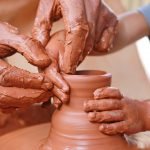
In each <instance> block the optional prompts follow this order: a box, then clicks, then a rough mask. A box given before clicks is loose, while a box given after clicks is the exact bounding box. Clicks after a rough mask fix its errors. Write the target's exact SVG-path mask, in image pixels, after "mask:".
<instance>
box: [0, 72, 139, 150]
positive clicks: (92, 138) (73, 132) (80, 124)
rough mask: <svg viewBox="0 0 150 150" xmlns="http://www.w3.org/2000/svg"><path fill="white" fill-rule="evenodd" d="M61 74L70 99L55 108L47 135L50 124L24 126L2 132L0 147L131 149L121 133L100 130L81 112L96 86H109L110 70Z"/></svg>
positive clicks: (15, 149)
mask: <svg viewBox="0 0 150 150" xmlns="http://www.w3.org/2000/svg"><path fill="white" fill-rule="evenodd" d="M63 77H64V78H65V80H66V81H67V82H68V83H69V85H70V88H71V97H70V102H69V103H68V104H64V105H63V106H62V107H61V108H60V109H58V110H56V111H55V112H54V114H53V117H52V123H51V129H50V133H49V136H48V138H46V139H44V138H45V137H46V136H47V134H48V128H49V127H50V126H49V125H39V126H34V127H31V128H26V129H23V130H19V131H16V132H13V133H9V134H7V135H5V136H2V137H1V138H0V147H1V150H9V149H11V150H38V149H40V150H80V149H82V150H100V149H102V150H133V149H134V148H133V147H131V146H129V145H128V143H127V142H126V140H125V139H124V137H123V136H121V135H116V136H107V135H104V134H102V133H100V132H99V130H98V127H99V124H94V123H90V122H89V121H88V116H87V113H86V112H84V108H83V104H84V102H85V101H87V100H90V99H93V92H94V91H95V89H97V88H100V87H105V86H110V82H111V74H109V73H105V72H102V71H79V72H77V75H63ZM42 143H44V144H42ZM134 150H137V149H136V148H135V149H134Z"/></svg>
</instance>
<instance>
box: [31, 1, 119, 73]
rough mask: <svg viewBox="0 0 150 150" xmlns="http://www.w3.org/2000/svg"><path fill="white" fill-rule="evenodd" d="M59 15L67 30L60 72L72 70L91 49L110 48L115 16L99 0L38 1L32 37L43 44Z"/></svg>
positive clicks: (46, 41) (114, 29)
mask: <svg viewBox="0 0 150 150" xmlns="http://www.w3.org/2000/svg"><path fill="white" fill-rule="evenodd" d="M62 16H63V19H64V23H65V29H66V38H65V52H64V56H63V58H62V63H61V70H62V71H63V72H65V73H75V71H76V67H77V66H78V64H79V63H80V62H81V61H82V60H83V59H84V58H85V56H86V55H87V54H88V53H90V52H91V51H92V50H93V49H95V50H96V49H97V50H98V49H100V50H101V51H102V50H108V49H109V48H111V47H112V42H113V39H114V35H115V32H116V26H117V19H116V16H115V15H114V14H113V13H112V11H111V10H110V9H108V8H107V7H106V5H105V4H104V3H103V1H101V0H95V1H93V0H88V1H87V0H78V2H77V1H76V0H40V4H39V8H38V12H37V16H36V19H35V24H34V28H33V37H34V38H35V39H37V40H38V41H41V43H42V44H43V45H44V46H46V44H47V43H48V41H49V39H50V31H51V28H52V23H53V22H54V21H57V20H59V19H60V18H61V17H62Z"/></svg>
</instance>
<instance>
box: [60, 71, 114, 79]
mask: <svg viewBox="0 0 150 150" xmlns="http://www.w3.org/2000/svg"><path fill="white" fill-rule="evenodd" d="M62 74H63V76H64V77H72V78H80V77H84V78H86V77H87V78H90V77H91V78H93V77H99V76H100V77H111V76H112V75H111V73H107V72H105V71H102V70H78V71H76V74H73V75H70V74H64V73H62Z"/></svg>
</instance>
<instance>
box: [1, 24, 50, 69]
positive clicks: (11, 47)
mask: <svg viewBox="0 0 150 150" xmlns="http://www.w3.org/2000/svg"><path fill="white" fill-rule="evenodd" d="M0 33H1V35H0V49H1V52H0V58H3V57H6V56H9V55H12V54H13V53H15V52H16V51H17V52H19V53H21V54H22V55H23V56H24V57H25V58H26V59H27V60H28V61H29V62H30V63H31V64H33V65H36V66H38V67H40V68H43V67H47V66H48V65H49V64H50V59H49V58H48V56H47V54H46V53H45V49H44V47H43V46H42V45H41V44H40V42H38V41H36V40H33V39H32V38H29V37H28V36H25V35H21V34H20V33H19V31H18V30H17V28H15V27H13V26H11V25H9V24H8V23H4V22H0Z"/></svg>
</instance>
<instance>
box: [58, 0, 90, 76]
mask: <svg viewBox="0 0 150 150" xmlns="http://www.w3.org/2000/svg"><path fill="white" fill-rule="evenodd" d="M60 4H61V7H62V14H63V18H64V23H65V28H66V32H67V33H66V41H65V53H64V58H63V64H62V71H63V72H65V73H74V72H75V70H76V67H77V65H78V63H79V61H80V59H82V58H81V57H82V53H83V50H84V48H85V43H86V40H87V37H88V33H89V27H88V23H87V18H86V13H85V5H84V1H83V0H79V1H78V2H77V1H76V0H60Z"/></svg>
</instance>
